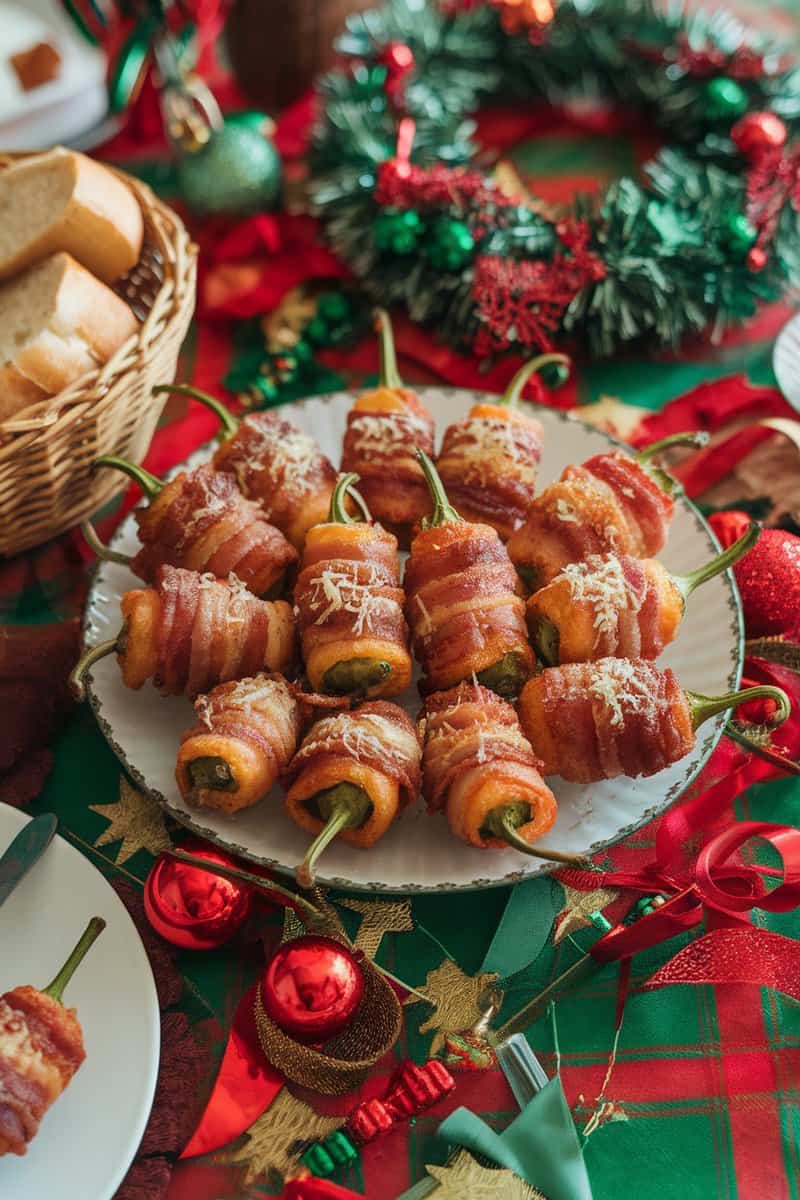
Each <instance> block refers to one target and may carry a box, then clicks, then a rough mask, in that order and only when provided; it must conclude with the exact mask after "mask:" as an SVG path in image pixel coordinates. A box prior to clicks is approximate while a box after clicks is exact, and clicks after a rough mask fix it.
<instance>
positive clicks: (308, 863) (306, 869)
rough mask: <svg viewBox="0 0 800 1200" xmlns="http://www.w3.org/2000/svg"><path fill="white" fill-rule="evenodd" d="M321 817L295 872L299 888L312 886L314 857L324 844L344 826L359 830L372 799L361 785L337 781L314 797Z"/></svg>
mask: <svg viewBox="0 0 800 1200" xmlns="http://www.w3.org/2000/svg"><path fill="white" fill-rule="evenodd" d="M314 799H315V800H316V802H317V807H318V809H319V814H320V817H321V819H322V820H323V821H324V822H325V826H324V828H323V829H321V830H320V831H319V833H318V834H317V836H316V837H315V838H314V841H313V842H312V843H311V845H310V846H309V848H308V850H307V852H306V856H305V858H304V859H303V861H302V863H301V864H300V866H299V867H298V868H297V870H296V871H295V876H296V878H297V882H298V883H299V884H300V887H302V888H310V887H313V886H314V870H315V867H316V863H317V859H318V858H319V856H320V854H321V853H322V851H323V850H324V849H325V847H326V846H328V845H330V843H331V842H332V841H333V839H334V838H335V837H337V836H338V835H339V834H340V833H343V832H344V830H345V829H359V828H360V827H361V826H362V825H363V824H364V822H365V821H366V819H367V817H368V816H369V813H370V809H371V808H372V801H371V800H370V798H369V796H368V795H367V793H366V792H365V791H364V790H363V788H360V787H357V786H356V785H355V784H353V783H339V784H337V785H336V787H332V788H328V789H327V791H324V792H318V793H317V795H316V796H315V797H314Z"/></svg>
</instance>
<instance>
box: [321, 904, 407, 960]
mask: <svg viewBox="0 0 800 1200" xmlns="http://www.w3.org/2000/svg"><path fill="white" fill-rule="evenodd" d="M339 903H340V904H341V906H342V908H350V909H352V910H353V912H357V913H361V918H362V919H361V924H360V925H359V927H358V933H357V934H356V940H355V947H356V949H357V950H362V951H363V952H364V954H366V956H367V958H374V957H375V955H376V954H377V953H378V948H379V946H380V944H381V941H382V940H383V935H384V934H385V933H407V932H408V931H409V930H411V929H413V928H414V922H413V921H412V919H411V901H410V900H401V901H386V900H340V901H339Z"/></svg>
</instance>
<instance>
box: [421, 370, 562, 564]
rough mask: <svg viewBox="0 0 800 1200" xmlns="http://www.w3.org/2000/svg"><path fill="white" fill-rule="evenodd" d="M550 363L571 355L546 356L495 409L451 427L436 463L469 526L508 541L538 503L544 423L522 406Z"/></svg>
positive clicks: (483, 408) (479, 408) (480, 408)
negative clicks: (489, 528) (535, 377)
mask: <svg viewBox="0 0 800 1200" xmlns="http://www.w3.org/2000/svg"><path fill="white" fill-rule="evenodd" d="M548 363H564V364H567V363H569V359H568V358H567V356H566V355H565V354H542V355H540V356H539V358H534V359H532V360H531V362H528V363H526V364H525V365H524V366H523V367H521V368H520V370H519V371H517V373H516V375H515V376H514V378H513V379H512V380H511V383H510V384H509V385H508V388H507V389H506V391H505V393H504V394H503V395H502V396H501V397H499V398H498V399H497V400H496V401H495V402H494V403H490V404H474V405H473V406H472V408H471V409H470V410H469V413H468V414H467V416H466V417H465V418H464V419H463V420H461V421H456V422H455V424H453V425H449V426H448V427H447V429H446V430H445V433H444V438H443V439H442V448H441V450H440V452H439V457H438V459H437V461H436V469H437V471H438V472H439V478H440V479H441V481H442V483H443V484H444V486H445V488H446V490H447V494H448V496H449V497H450V499H451V501H452V502H453V504H454V505H455V507H456V508H457V509H458V511H459V512H460V513H461V515H462V517H463V518H464V520H466V521H483V522H485V524H487V525H493V526H494V528H495V529H496V530H497V532H498V533H499V534H500V537H501V538H502V539H503V541H506V540H507V539H508V538H509V537H510V536H511V534H512V533H513V532H514V530H515V529H516V528H517V526H518V525H521V524H522V521H523V519H524V517H525V514H526V513H527V511H528V509H529V508H530V506H531V504H532V503H533V499H534V495H535V490H536V475H537V471H538V468H539V461H540V459H541V457H542V441H543V439H544V430H543V428H542V423H541V421H538V420H537V419H536V417H534V416H531V415H529V414H528V413H526V412H525V411H524V410H523V408H522V405H521V399H522V389H523V388H524V386H525V384H526V383H527V381H528V379H529V378H530V376H531V375H532V374H533V373H534V371H538V370H540V369H541V368H542V367H544V366H547V364H548Z"/></svg>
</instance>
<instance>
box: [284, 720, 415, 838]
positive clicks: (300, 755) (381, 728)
mask: <svg viewBox="0 0 800 1200" xmlns="http://www.w3.org/2000/svg"><path fill="white" fill-rule="evenodd" d="M420 757H421V749H420V744H419V738H418V736H417V731H416V729H415V727H414V724H413V722H412V720H411V718H410V717H409V716H408V714H407V713H405V712H403V710H402V709H401V708H398V706H397V705H396V704H390V703H388V702H387V701H385V700H370V701H367V702H366V703H365V704H361V705H359V706H358V708H356V709H354V710H353V711H352V712H346V713H338V714H337V715H336V716H332V717H323V718H322V720H320V721H317V723H316V724H315V725H312V727H311V729H310V730H309V732H308V733H307V734H306V736H305V738H304V739H303V743H302V745H301V746H300V749H299V750H298V752H297V754H295V756H294V758H293V759H292V761H291V763H290V764H289V767H288V769H287V770H286V772H285V779H286V781H287V785H288V791H287V795H286V811H287V813H288V814H289V816H290V817H291V818H292V820H293V821H295V822H296V824H298V825H299V826H300V828H301V829H305V830H306V831H307V832H308V833H311V834H317V833H319V831H320V830H321V829H322V828H323V825H324V822H323V821H322V820H320V818H319V816H318V815H317V813H316V812H315V809H314V805H313V799H314V797H315V796H316V795H317V794H318V793H319V792H323V791H326V790H328V789H329V788H333V787H336V786H337V785H338V784H340V783H352V784H354V785H355V786H356V787H358V788H361V789H362V790H363V791H365V792H366V793H367V795H368V796H369V799H370V801H371V803H372V809H371V811H370V813H369V815H368V817H367V819H366V821H365V822H364V823H363V825H361V827H360V828H358V829H348V830H345V831H344V832H343V833H341V834H340V835H339V836H340V837H342V838H343V839H344V840H345V841H347V842H350V843H351V845H354V846H361V847H363V848H366V847H368V846H371V845H373V844H374V843H375V842H376V841H377V840H378V839H379V838H380V837H382V836H383V834H384V833H385V832H386V830H387V829H388V828H389V826H390V824H391V823H392V821H393V820H394V818H395V816H396V814H397V812H398V809H399V808H400V807H402V806H404V805H405V804H407V803H408V802H409V801H411V800H412V799H414V798H415V797H416V796H417V794H418V792H419V786H420Z"/></svg>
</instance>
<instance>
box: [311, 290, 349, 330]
mask: <svg viewBox="0 0 800 1200" xmlns="http://www.w3.org/2000/svg"><path fill="white" fill-rule="evenodd" d="M317 315H318V316H320V317H322V319H323V321H330V322H331V323H335V322H337V321H346V320H347V318H348V317H349V316H350V299H349V297H348V296H346V295H345V293H344V292H323V293H322V295H321V296H320V298H319V300H318V301H317Z"/></svg>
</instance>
